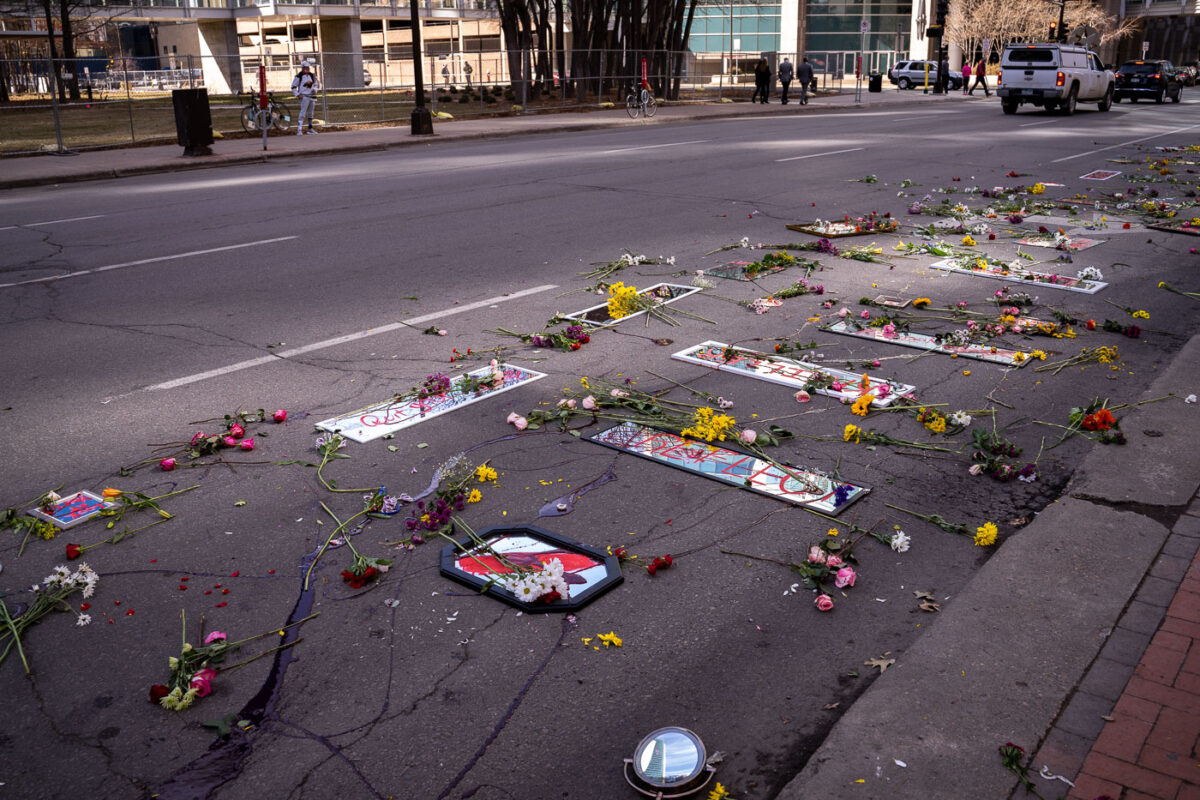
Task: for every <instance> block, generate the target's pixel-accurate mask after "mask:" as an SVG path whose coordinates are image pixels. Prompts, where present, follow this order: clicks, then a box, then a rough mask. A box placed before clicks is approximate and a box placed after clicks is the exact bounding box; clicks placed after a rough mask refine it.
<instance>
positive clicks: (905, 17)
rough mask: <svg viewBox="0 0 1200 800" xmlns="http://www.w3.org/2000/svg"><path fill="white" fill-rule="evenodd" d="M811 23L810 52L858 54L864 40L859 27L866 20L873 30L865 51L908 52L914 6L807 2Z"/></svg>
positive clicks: (856, 0)
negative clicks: (854, 51) (856, 52)
mask: <svg viewBox="0 0 1200 800" xmlns="http://www.w3.org/2000/svg"><path fill="white" fill-rule="evenodd" d="M804 2H805V3H806V6H805V11H806V12H807V13H806V20H807V23H808V24H807V26H806V27H807V31H806V37H805V49H806V50H808V51H809V52H820V51H836V50H858V48H859V46H860V44H861V42H862V37H861V34H860V32H859V23H860V22H861V20H863V19H866V20H868V21H869V22H870V25H871V29H870V32H869V33H868V34H867V41H866V47H865V49H866V50H868V51H871V50H900V51H902V52H903V51H907V50H908V44H909V36H910V28H911V24H912V23H911V14H912V2H911V0H910V2H907V3H895V2H880V1H879V0H804Z"/></svg>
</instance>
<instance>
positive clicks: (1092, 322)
mask: <svg viewBox="0 0 1200 800" xmlns="http://www.w3.org/2000/svg"><path fill="white" fill-rule="evenodd" d="M1087 329H1088V330H1089V331H1094V330H1096V320H1094V319H1089V320H1088V321H1087Z"/></svg>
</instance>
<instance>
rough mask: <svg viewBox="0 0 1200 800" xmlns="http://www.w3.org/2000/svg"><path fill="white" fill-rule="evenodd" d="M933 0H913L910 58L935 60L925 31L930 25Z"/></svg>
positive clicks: (909, 43) (909, 41)
mask: <svg viewBox="0 0 1200 800" xmlns="http://www.w3.org/2000/svg"><path fill="white" fill-rule="evenodd" d="M931 2H932V0H913V4H912V28H911V33H910V35H909V37H908V57H909V58H910V59H918V60H924V59H927V58H933V56H932V55H931V54H930V50H929V40H928V39H926V38H925V29H926V28H928V27H929V25H930V19H929V11H930V8H929V6H930V4H931Z"/></svg>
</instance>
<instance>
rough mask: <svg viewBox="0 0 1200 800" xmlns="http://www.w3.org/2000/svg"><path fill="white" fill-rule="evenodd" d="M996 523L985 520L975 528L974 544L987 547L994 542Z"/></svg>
mask: <svg viewBox="0 0 1200 800" xmlns="http://www.w3.org/2000/svg"><path fill="white" fill-rule="evenodd" d="M997 533H999V531H997V530H996V524H995V523H994V522H985V523H983V524H982V525H980V526H979V527H978V528H976V529H975V546H976V547H988V546H990V545H993V544H995V543H996V534H997Z"/></svg>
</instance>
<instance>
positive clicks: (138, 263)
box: [0, 236, 298, 289]
mask: <svg viewBox="0 0 1200 800" xmlns="http://www.w3.org/2000/svg"><path fill="white" fill-rule="evenodd" d="M296 238H298V237H296V236H280V237H279V238H277V239H263V240H262V241H258V242H246V243H245V244H230V245H226V246H225V247H210V248H208V249H207V250H192V251H191V252H189V253H176V254H174V255H170V256H155V257H154V258H142V259H139V260H137V261H126V262H123V263H121V264H109V265H108V266H106V267H96V268H95V269H81V270H79V271H78V272H66V273H64V274H62V275H51V276H49V277H47V278H30V279H29V280H27V281H16V282H15V283H0V289H11V288H12V287H14V286H28V285H29V284H33V283H51V282H53V281H61V280H65V279H66V278H78V277H80V276H82V275H92V274H94V273H97V272H108V271H109V270H114V269H125V268H126V267H140V266H141V265H143V264H156V263H158V262H159V261H172V260H174V259H176V258H191V257H192V256H206V255H208V254H210V253H223V252H225V251H226V250H240V249H242V248H244V247H258V246H259V245H264V244H275V243H276V242H286V241H288V240H289V239H296Z"/></svg>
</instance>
